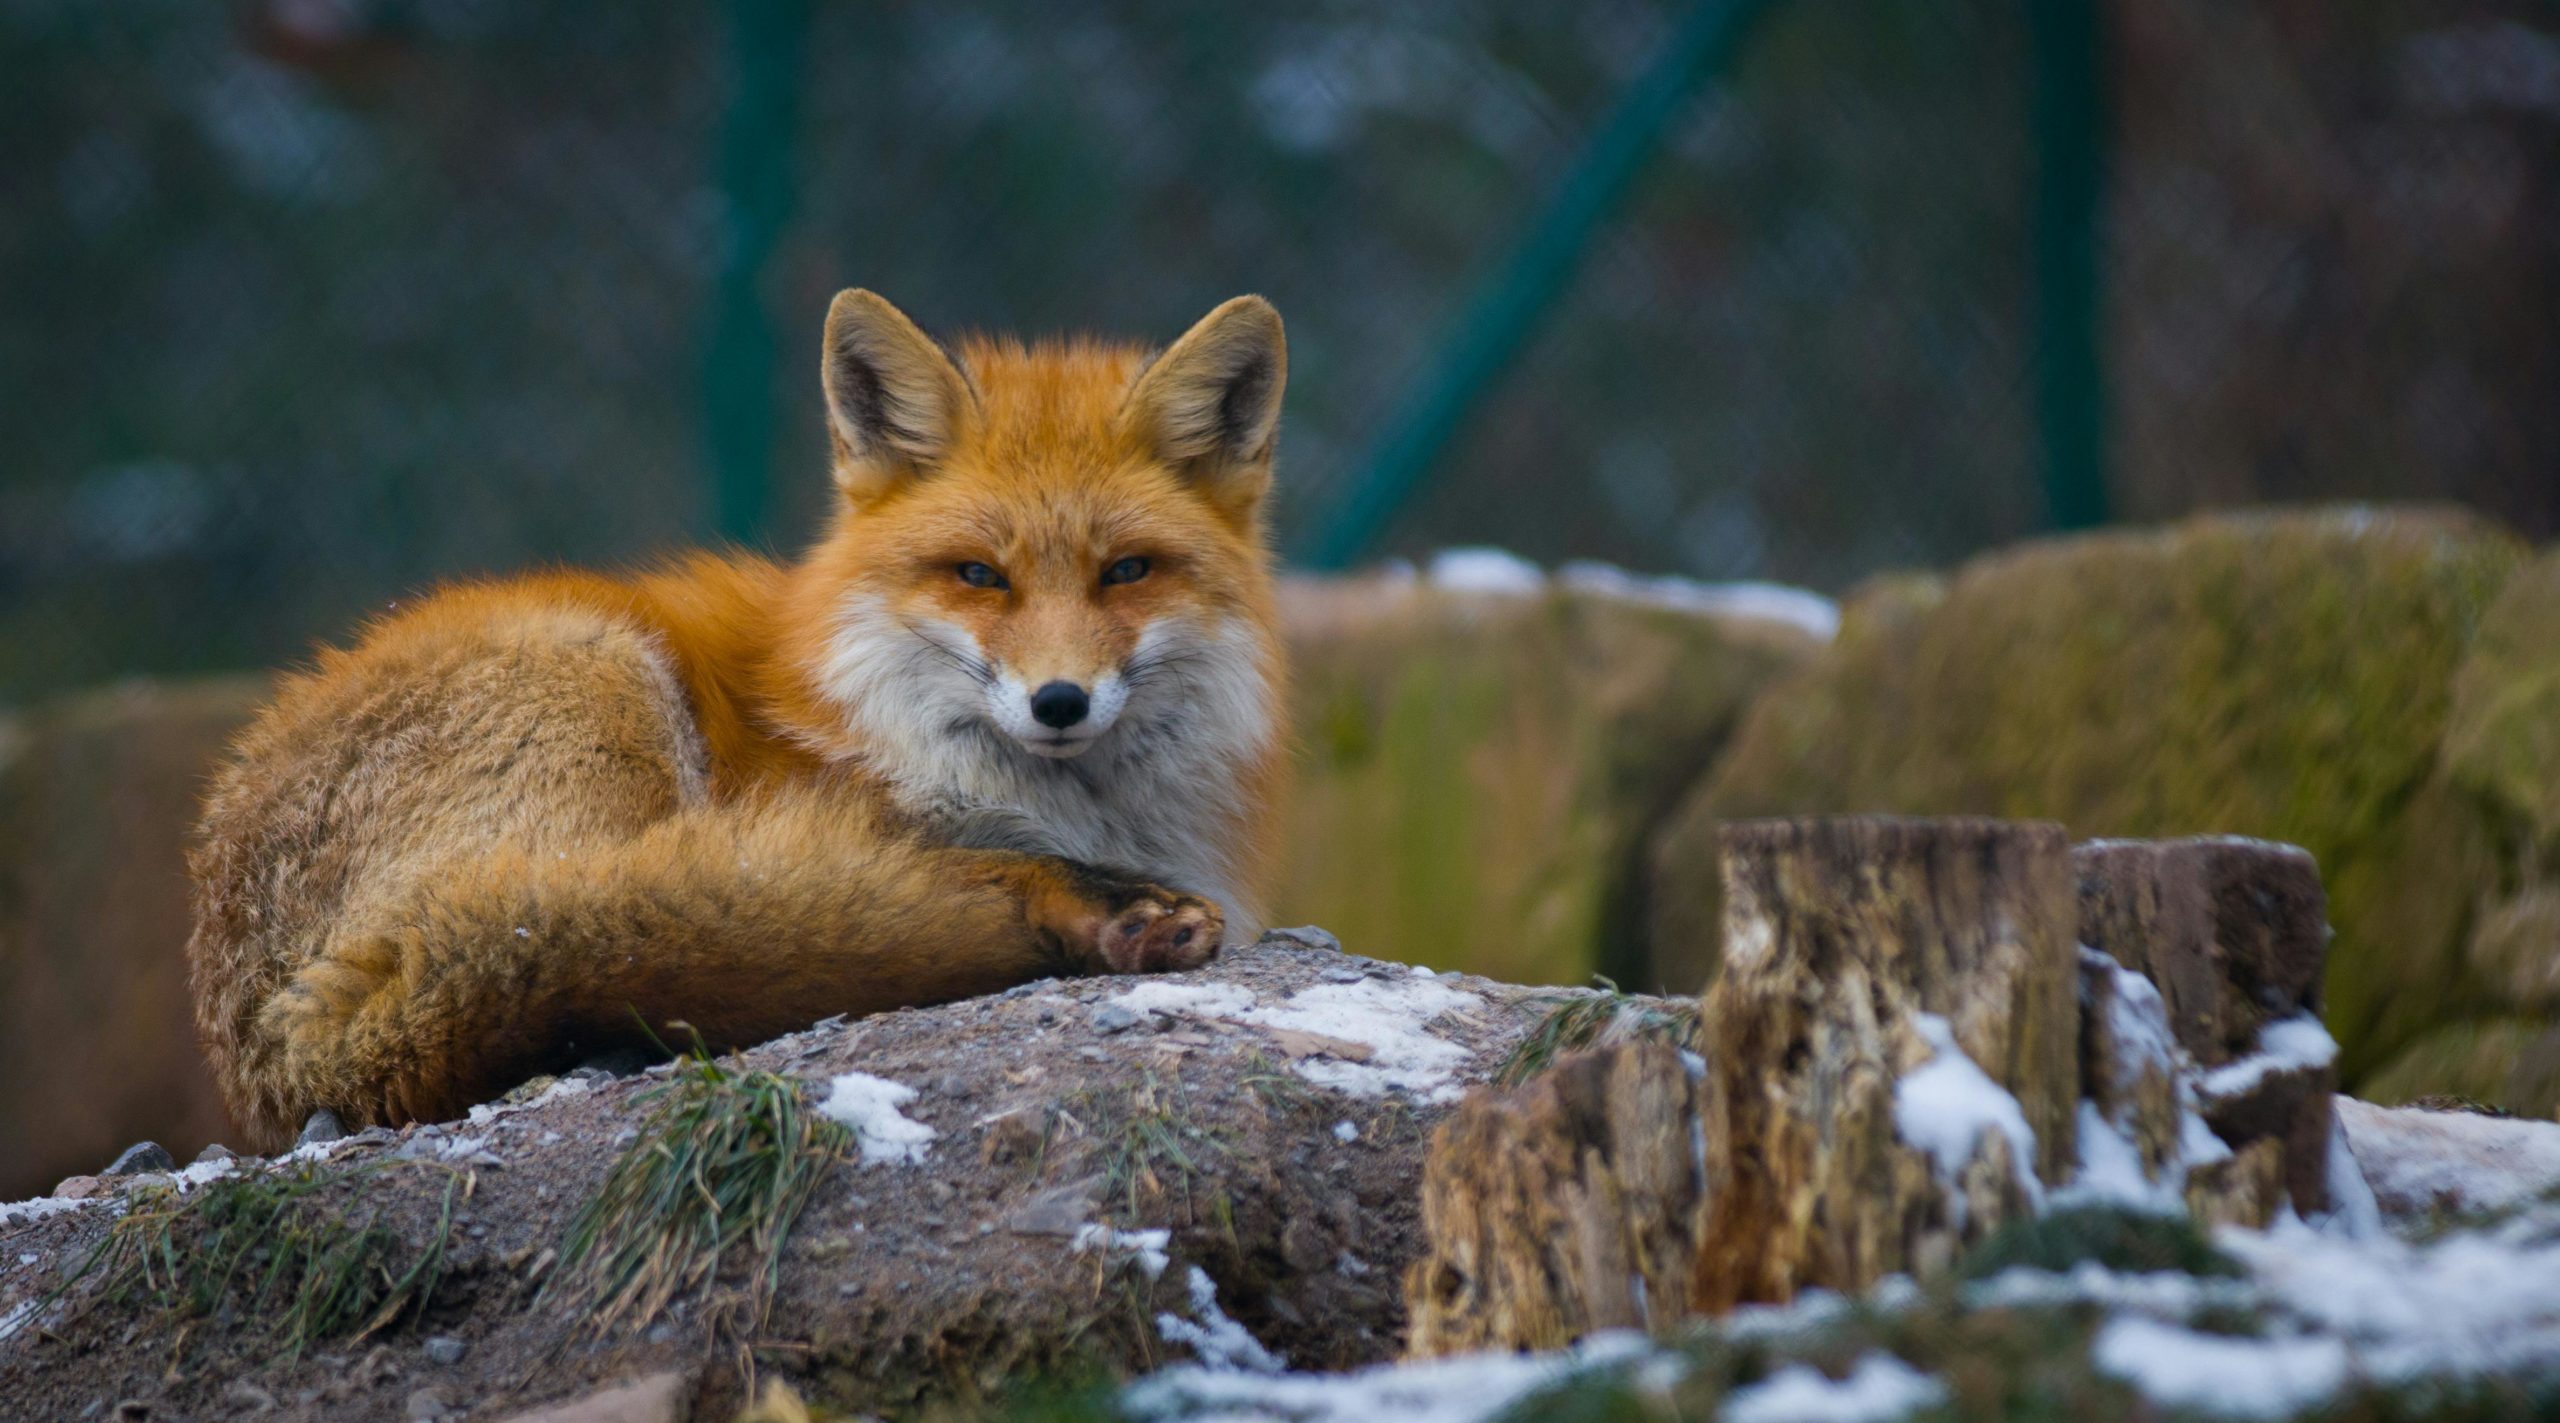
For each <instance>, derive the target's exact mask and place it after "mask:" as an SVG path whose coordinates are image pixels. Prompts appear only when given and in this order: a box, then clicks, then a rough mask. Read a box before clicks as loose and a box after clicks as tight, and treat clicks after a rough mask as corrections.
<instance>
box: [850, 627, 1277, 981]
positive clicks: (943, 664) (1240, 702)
mask: <svg viewBox="0 0 2560 1423" xmlns="http://www.w3.org/2000/svg"><path fill="white" fill-rule="evenodd" d="M920 634H921V635H920ZM955 637H959V638H961V639H963V640H964V641H965V634H961V633H960V632H959V630H957V629H953V628H949V627H941V626H935V627H929V628H923V629H919V628H916V627H914V626H910V625H908V624H905V623H902V622H900V621H899V620H898V619H897V618H896V617H895V616H894V615H891V614H889V613H888V612H887V611H886V610H885V609H883V608H881V607H879V606H878V605H877V604H870V603H863V602H857V603H855V604H853V605H851V606H849V607H848V608H847V609H846V614H845V619H844V622H843V624H842V628H841V631H840V633H839V636H838V638H837V639H836V641H835V643H834V647H833V652H832V655H831V657H830V659H829V661H828V664H827V666H826V667H825V668H824V669H823V672H824V685H825V688H826V690H827V692H828V694H829V696H830V698H831V699H832V700H834V701H835V702H836V703H837V705H838V706H839V707H841V708H842V709H843V711H844V713H845V715H846V717H847V720H848V721H849V722H850V723H851V725H852V728H853V730H854V731H855V733H856V741H855V746H856V748H857V749H856V751H855V753H854V754H856V755H857V756H858V757H859V759H861V760H862V761H863V762H865V763H866V765H867V766H868V767H869V768H870V769H871V770H872V771H873V772H875V773H876V774H878V775H880V776H881V777H882V778H883V779H884V780H885V781H886V782H887V783H888V785H889V787H890V790H891V792H892V793H893V794H894V795H896V796H897V798H898V799H899V801H900V802H901V803H903V804H904V805H906V806H907V807H908V809H909V810H911V811H913V812H915V813H916V814H918V815H920V816H922V817H924V818H925V819H926V820H927V821H929V822H930V823H931V824H933V825H934V826H935V827H936V828H937V830H938V831H939V832H940V833H941V834H943V835H946V836H948V837H949V838H950V840H951V841H952V843H954V844H960V845H967V846H972V847H975V848H980V849H1004V850H1020V851H1026V852H1030V853H1034V854H1052V855H1060V856H1064V857H1066V858H1068V859H1072V860H1080V861H1083V862H1085V863H1088V864H1093V865H1098V866H1105V867H1108V868H1112V869H1117V870H1123V871H1126V872H1129V873H1132V874H1136V875H1139V876H1141V877H1144V878H1146V879H1149V880H1153V881H1155V882H1156V883H1159V884H1162V885H1165V886H1166V887H1168V888H1172V889H1179V890H1183V891H1185V892H1187V893H1191V894H1198V895H1203V896H1206V897H1207V898H1210V899H1213V900H1216V901H1217V902H1218V903H1219V905H1220V906H1221V907H1223V908H1224V909H1225V910H1226V912H1227V932H1228V937H1229V939H1230V940H1231V941H1236V942H1241V941H1244V940H1249V939H1251V938H1252V937H1253V936H1254V935H1256V934H1258V933H1259V932H1260V931H1261V928H1262V926H1261V924H1260V922H1259V919H1260V914H1261V907H1260V906H1259V905H1256V904H1252V903H1248V902H1246V901H1244V900H1243V899H1242V897H1241V896H1242V894H1243V884H1242V877H1241V866H1240V865H1239V864H1238V856H1239V853H1240V849H1241V843H1242V838H1243V832H1244V830H1245V826H1244V823H1243V817H1244V816H1245V815H1246V814H1248V813H1249V808H1248V807H1247V806H1246V805H1245V804H1244V801H1243V784H1242V782H1243V778H1244V776H1245V774H1246V772H1247V770H1248V769H1249V768H1250V767H1251V766H1252V765H1253V764H1254V763H1255V762H1256V761H1258V760H1259V759H1260V757H1261V756H1262V754H1263V753H1264V752H1265V751H1266V750H1267V748H1268V747H1269V746H1270V744H1271V738H1272V736H1273V734H1274V730H1275V721H1274V718H1273V717H1272V715H1271V710H1270V705H1269V698H1270V697H1271V695H1272V693H1271V689H1270V686H1269V682H1268V679H1267V677H1266V676H1265V674H1264V672H1263V666H1264V662H1263V656H1262V654H1261V651H1260V649H1259V648H1258V647H1257V646H1256V645H1255V643H1254V641H1253V639H1252V638H1251V637H1250V636H1249V635H1248V634H1246V633H1245V632H1244V631H1243V630H1241V629H1238V628H1234V627H1223V628H1214V629H1206V630H1201V629H1193V628H1190V627H1188V626H1184V625H1172V626H1168V625H1165V624H1159V625H1158V626H1157V627H1155V628H1152V629H1150V631H1149V635H1148V638H1147V640H1146V642H1147V644H1148V645H1149V647H1150V648H1151V650H1153V651H1158V652H1161V651H1165V650H1168V649H1171V650H1177V651H1179V652H1180V654H1181V655H1180V656H1178V657H1171V658H1165V659H1162V660H1161V666H1162V668H1163V670H1162V671H1161V672H1160V673H1155V674H1150V675H1146V676H1144V677H1142V678H1133V679H1132V682H1133V686H1132V688H1131V692H1130V698H1129V702H1128V704H1127V706H1126V708H1125V709H1124V710H1123V711H1122V712H1121V714H1120V716H1119V717H1118V719H1117V720H1116V722H1115V723H1114V724H1113V726H1112V728H1111V730H1110V731H1109V732H1108V733H1107V734H1106V735H1104V736H1103V737H1102V738H1101V739H1100V740H1099V741H1097V742H1096V743H1095V745H1094V747H1093V749H1092V750H1090V751H1088V752H1086V753H1085V754H1083V755H1081V756H1078V757H1076V758H1074V759H1072V760H1051V759H1048V758H1044V757H1041V756H1038V755H1034V754H1033V753H1032V752H1031V751H1029V750H1027V749H1026V748H1024V747H1023V746H1021V745H1020V744H1018V743H1017V742H1015V741H1014V740H1013V739H1012V738H1011V737H1009V736H1007V735H1005V734H1004V733H1003V732H1001V731H999V730H997V729H996V727H995V726H993V725H992V724H991V723H990V722H989V721H988V720H987V718H986V716H985V714H984V696H983V693H984V688H985V678H984V676H983V675H982V669H979V668H972V667H970V666H968V665H966V659H965V658H963V659H958V660H955V659H954V658H953V657H952V656H951V655H949V654H950V652H951V650H952V648H953V646H954V643H953V639H954V638H955Z"/></svg>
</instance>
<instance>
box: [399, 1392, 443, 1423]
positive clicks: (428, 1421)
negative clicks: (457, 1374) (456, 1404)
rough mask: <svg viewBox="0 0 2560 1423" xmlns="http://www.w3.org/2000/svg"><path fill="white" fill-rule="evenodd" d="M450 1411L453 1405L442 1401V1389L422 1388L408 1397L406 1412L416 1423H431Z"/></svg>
mask: <svg viewBox="0 0 2560 1423" xmlns="http://www.w3.org/2000/svg"><path fill="white" fill-rule="evenodd" d="M452 1411H453V1405H451V1404H449V1403H447V1402H445V1401H444V1391H443V1390H442V1389H433V1388H422V1389H417V1390H415V1391H413V1392H412V1393H410V1395H409V1404H408V1408H407V1412H408V1415H409V1417H410V1418H412V1419H415V1420H417V1423H433V1420H435V1419H438V1418H442V1417H443V1416H445V1415H446V1414H447V1413H450V1412H452Z"/></svg>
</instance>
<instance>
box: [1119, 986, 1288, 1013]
mask: <svg viewBox="0 0 2560 1423" xmlns="http://www.w3.org/2000/svg"><path fill="white" fill-rule="evenodd" d="M1103 1002H1105V1003H1107V1004H1113V1005H1116V1006H1118V1007H1122V1008H1126V1009H1128V1010H1129V1011H1130V1012H1132V1013H1194V1014H1198V1015H1199V1016H1201V1017H1204V1018H1232V1017H1234V1016H1235V1015H1236V1014H1238V1013H1241V1012H1243V1011H1245V1010H1246V1009H1248V1008H1251V1007H1252V1006H1253V1004H1254V997H1253V990H1252V989H1250V988H1247V987H1245V986H1243V985H1242V984H1235V983H1158V982H1148V983H1141V984H1139V985H1138V986H1137V987H1135V988H1132V989H1130V990H1129V991H1128V992H1126V993H1115V994H1113V995H1112V996H1111V997H1109V998H1106V999H1104V1000H1103Z"/></svg>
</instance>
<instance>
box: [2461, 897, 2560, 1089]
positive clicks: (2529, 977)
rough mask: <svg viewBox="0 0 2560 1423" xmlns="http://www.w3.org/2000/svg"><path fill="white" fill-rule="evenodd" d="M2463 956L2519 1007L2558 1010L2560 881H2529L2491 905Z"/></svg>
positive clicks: (2475, 972) (2519, 1009) (2531, 1010)
mask: <svg viewBox="0 0 2560 1423" xmlns="http://www.w3.org/2000/svg"><path fill="white" fill-rule="evenodd" d="M2464 956H2465V958H2467V959H2468V960H2469V963H2470V968H2471V972H2472V974H2473V976H2474V977H2476V978H2477V979H2479V981H2480V982H2482V983H2484V984H2487V985H2488V986H2489V987H2490V988H2491V990H2492V991H2494V992H2495V993H2496V994H2497V996H2498V999H2499V1001H2501V1002H2504V1003H2506V1004H2508V1005H2509V1006H2510V1007H2512V1008H2513V1009H2514V1010H2515V1011H2517V1012H2519V1013H2533V1014H2542V1015H2546V1016H2548V1015H2552V1014H2554V1013H2560V885H2555V884H2549V883H2535V884H2530V885H2527V886H2526V887H2525V888H2524V889H2522V890H2520V891H2519V892H2517V894H2516V895H2515V896H2514V897H2512V898H2510V899H2507V900H2505V901H2504V902H2502V903H2499V904H2496V905H2493V906H2491V907H2490V908H2489V909H2488V911H2487V912H2485V913H2483V914H2482V915H2481V916H2480V923H2479V925H2478V927H2476V928H2474V929H2473V930H2472V931H2471V944H2470V947H2469V948H2468V949H2467V950H2466V951H2465V955H2464ZM2527 1110H2530V1108H2529V1107H2528V1108H2527Z"/></svg>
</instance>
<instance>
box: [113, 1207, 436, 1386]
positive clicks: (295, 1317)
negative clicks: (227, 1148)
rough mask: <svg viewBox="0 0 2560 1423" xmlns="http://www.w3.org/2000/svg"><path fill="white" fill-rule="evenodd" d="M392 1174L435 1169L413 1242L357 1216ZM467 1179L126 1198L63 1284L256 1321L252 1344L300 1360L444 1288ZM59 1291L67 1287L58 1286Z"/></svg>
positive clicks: (367, 1213)
mask: <svg viewBox="0 0 2560 1423" xmlns="http://www.w3.org/2000/svg"><path fill="white" fill-rule="evenodd" d="M395 1169H411V1170H420V1171H433V1172H441V1173H443V1175H444V1178H445V1181H444V1193H443V1198H442V1201H441V1204H440V1205H439V1207H438V1214H437V1219H436V1224H435V1228H434V1230H433V1231H432V1232H431V1233H430V1234H429V1236H428V1238H427V1240H426V1241H425V1242H424V1243H423V1244H421V1245H418V1246H414V1247H413V1246H411V1245H410V1244H409V1243H408V1242H407V1241H406V1240H404V1239H403V1238H402V1237H401V1235H400V1234H399V1232H397V1231H394V1230H393V1229H391V1228H390V1227H389V1226H386V1225H384V1224H382V1221H381V1211H380V1208H379V1207H378V1206H373V1207H370V1208H368V1204H367V1192H366V1190H365V1189H364V1186H365V1183H366V1182H368V1181H370V1180H372V1179H373V1178H377V1177H380V1176H382V1175H383V1174H385V1173H387V1172H389V1171H392V1170H395ZM471 1182H472V1177H471V1174H470V1173H469V1172H468V1171H465V1170H463V1169H461V1168H459V1167H454V1166H447V1165H444V1164H442V1163H436V1162H409V1161H375V1162H367V1163H364V1164H362V1165H357V1166H352V1167H336V1168H332V1167H326V1166H323V1165H321V1164H319V1163H303V1164H301V1165H299V1166H291V1167H281V1168H275V1169H270V1170H264V1171H258V1172H256V1173H254V1174H247V1175H238V1176H226V1177H224V1178H222V1179H220V1180H217V1181H212V1182H209V1183H207V1184H205V1185H203V1186H199V1187H197V1188H196V1189H195V1190H193V1191H190V1192H186V1193H183V1194H181V1193H180V1191H179V1190H178V1188H177V1187H176V1186H175V1185H166V1186H147V1187H143V1188H141V1189H138V1190H136V1191H134V1192H133V1194H132V1195H131V1197H130V1198H129V1201H128V1205H127V1209H126V1211H125V1214H124V1217H123V1218H122V1219H120V1220H118V1221H117V1222H116V1223H115V1226H114V1228H113V1229H111V1230H110V1231H109V1232H108V1233H107V1236H106V1238H105V1239H104V1240H102V1241H100V1242H99V1243H98V1246H97V1248H96V1249H95V1250H93V1251H91V1252H90V1254H89V1257H88V1258H87V1259H86V1260H84V1261H83V1262H82V1263H81V1266H80V1268H79V1270H77V1271H75V1272H74V1273H73V1275H72V1279H75V1280H76V1279H81V1278H85V1277H86V1276H87V1275H88V1274H89V1272H90V1271H91V1270H93V1269H96V1270H103V1271H105V1272H106V1273H105V1275H104V1276H103V1280H104V1283H103V1285H102V1287H101V1291H102V1294H103V1295H105V1296H107V1297H112V1298H115V1299H117V1300H119V1301H128V1300H132V1299H134V1298H136V1297H140V1298H142V1299H144V1300H146V1301H148V1302H149V1303H150V1304H151V1305H152V1306H153V1307H155V1308H158V1309H161V1310H164V1311H167V1312H169V1313H172V1314H177V1315H182V1316H186V1317H189V1318H210V1317H214V1316H217V1315H220V1314H222V1313H224V1312H225V1311H226V1310H228V1311H229V1312H230V1313H231V1314H232V1315H233V1317H235V1318H240V1319H254V1320H263V1321H265V1328H264V1330H263V1331H262V1333H261V1334H260V1336H259V1337H260V1339H261V1342H262V1343H264V1344H266V1345H267V1346H268V1347H271V1348H274V1349H278V1350H280V1351H282V1353H283V1354H284V1356H285V1357H286V1358H288V1359H298V1358H300V1357H301V1356H302V1354H303V1352H304V1351H305V1350H307V1349H309V1348H310V1347H311V1346H312V1345H313V1344H315V1343H318V1342H320V1341H322V1340H326V1339H332V1338H336V1337H338V1336H341V1335H350V1334H351V1335H353V1336H354V1337H355V1338H357V1339H362V1338H365V1337H366V1336H368V1335H371V1334H373V1333H375V1332H376V1331H378V1330H380V1329H382V1328H384V1327H385V1326H387V1325H389V1324H391V1323H392V1322H394V1321H395V1320H397V1319H399V1317H400V1316H401V1315H402V1314H403V1313H408V1314H410V1315H411V1316H412V1317H415V1316H416V1315H417V1314H420V1313H423V1312H424V1311H425V1310H426V1308H427V1305H428V1303H429V1302H430V1301H431V1300H432V1299H433V1298H434V1296H435V1292H436V1287H437V1286H438V1285H439V1284H440V1283H441V1282H442V1281H443V1279H444V1269H445V1252H446V1248H447V1246H448V1245H449V1244H450V1243H451V1241H452V1236H453V1210H454V1206H455V1204H456V1203H457V1201H460V1200H467V1199H469V1197H470V1191H471ZM68 1283H69V1282H68V1281H66V1282H65V1284H66V1287H67V1285H68Z"/></svg>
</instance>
